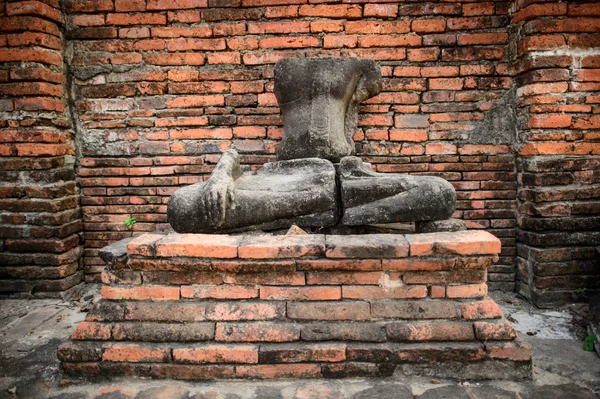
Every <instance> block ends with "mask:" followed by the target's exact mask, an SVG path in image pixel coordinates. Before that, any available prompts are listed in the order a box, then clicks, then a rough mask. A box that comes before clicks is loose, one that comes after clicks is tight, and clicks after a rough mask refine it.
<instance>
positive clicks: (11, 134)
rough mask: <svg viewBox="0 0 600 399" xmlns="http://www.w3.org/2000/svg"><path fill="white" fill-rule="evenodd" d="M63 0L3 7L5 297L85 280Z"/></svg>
mask: <svg viewBox="0 0 600 399" xmlns="http://www.w3.org/2000/svg"><path fill="white" fill-rule="evenodd" d="M58 6H59V4H58V0H46V1H43V2H40V1H25V2H2V3H1V4H0V62H1V64H0V96H1V97H0V116H1V118H0V295H5V294H9V293H10V294H15V293H16V294H17V295H24V294H27V293H34V294H36V295H37V296H56V295H61V293H64V292H65V291H66V292H68V290H69V288H71V287H73V286H75V285H77V284H79V283H80V282H81V280H82V274H83V272H82V265H81V264H80V258H81V253H82V252H83V247H82V245H81V244H82V240H80V235H81V233H80V232H81V230H82V222H81V214H80V209H79V193H78V189H77V186H76V184H75V171H74V167H73V166H74V161H75V157H74V155H75V149H74V143H73V140H74V138H73V134H72V130H71V125H70V117H69V114H68V111H67V110H68V107H67V102H66V95H65V81H66V79H65V74H64V70H65V64H64V62H63V50H64V46H63V41H62V34H61V31H62V30H63V20H64V18H63V14H62V12H61V11H60V10H59V8H58Z"/></svg>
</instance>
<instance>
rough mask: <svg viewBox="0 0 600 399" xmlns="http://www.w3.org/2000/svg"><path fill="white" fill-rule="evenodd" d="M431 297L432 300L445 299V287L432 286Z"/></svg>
mask: <svg viewBox="0 0 600 399" xmlns="http://www.w3.org/2000/svg"><path fill="white" fill-rule="evenodd" d="M431 297H432V298H445V297H446V287H443V286H440V285H434V286H432V287H431Z"/></svg>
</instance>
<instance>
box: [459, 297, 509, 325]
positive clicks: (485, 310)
mask: <svg viewBox="0 0 600 399" xmlns="http://www.w3.org/2000/svg"><path fill="white" fill-rule="evenodd" d="M460 313H461V315H462V318H463V319H467V320H480V319H497V318H500V317H502V310H500V307H499V306H498V305H497V304H496V302H494V301H493V300H491V299H486V300H484V301H480V302H471V303H463V304H461V305H460Z"/></svg>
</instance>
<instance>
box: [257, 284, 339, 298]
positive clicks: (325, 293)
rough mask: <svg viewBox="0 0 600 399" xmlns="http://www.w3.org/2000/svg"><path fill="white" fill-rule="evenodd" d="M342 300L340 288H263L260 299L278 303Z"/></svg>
mask: <svg viewBox="0 0 600 399" xmlns="http://www.w3.org/2000/svg"><path fill="white" fill-rule="evenodd" d="M341 298H342V291H341V288H340V287H261V288H260V299H267V300H277V301H335V300H338V299H341Z"/></svg>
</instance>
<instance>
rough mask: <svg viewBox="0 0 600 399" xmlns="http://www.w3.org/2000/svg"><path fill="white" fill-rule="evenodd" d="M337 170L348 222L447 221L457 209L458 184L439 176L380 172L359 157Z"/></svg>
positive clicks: (340, 165)
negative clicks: (456, 188)
mask: <svg viewBox="0 0 600 399" xmlns="http://www.w3.org/2000/svg"><path fill="white" fill-rule="evenodd" d="M337 171H338V177H339V179H340V184H341V198H342V204H343V209H344V211H343V215H342V220H341V223H342V224H345V225H363V224H379V223H395V222H415V221H421V220H443V219H448V218H449V217H450V216H451V215H452V213H453V212H454V209H455V208H456V192H455V191H454V187H452V185H451V184H450V183H448V182H447V181H446V180H444V179H441V178H439V177H432V176H409V175H400V174H391V173H385V174H384V173H376V172H373V171H372V170H371V168H370V165H369V164H367V163H363V162H362V161H361V159H360V158H357V157H345V158H344V159H342V160H341V162H340V164H339V165H338V167H337Z"/></svg>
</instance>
